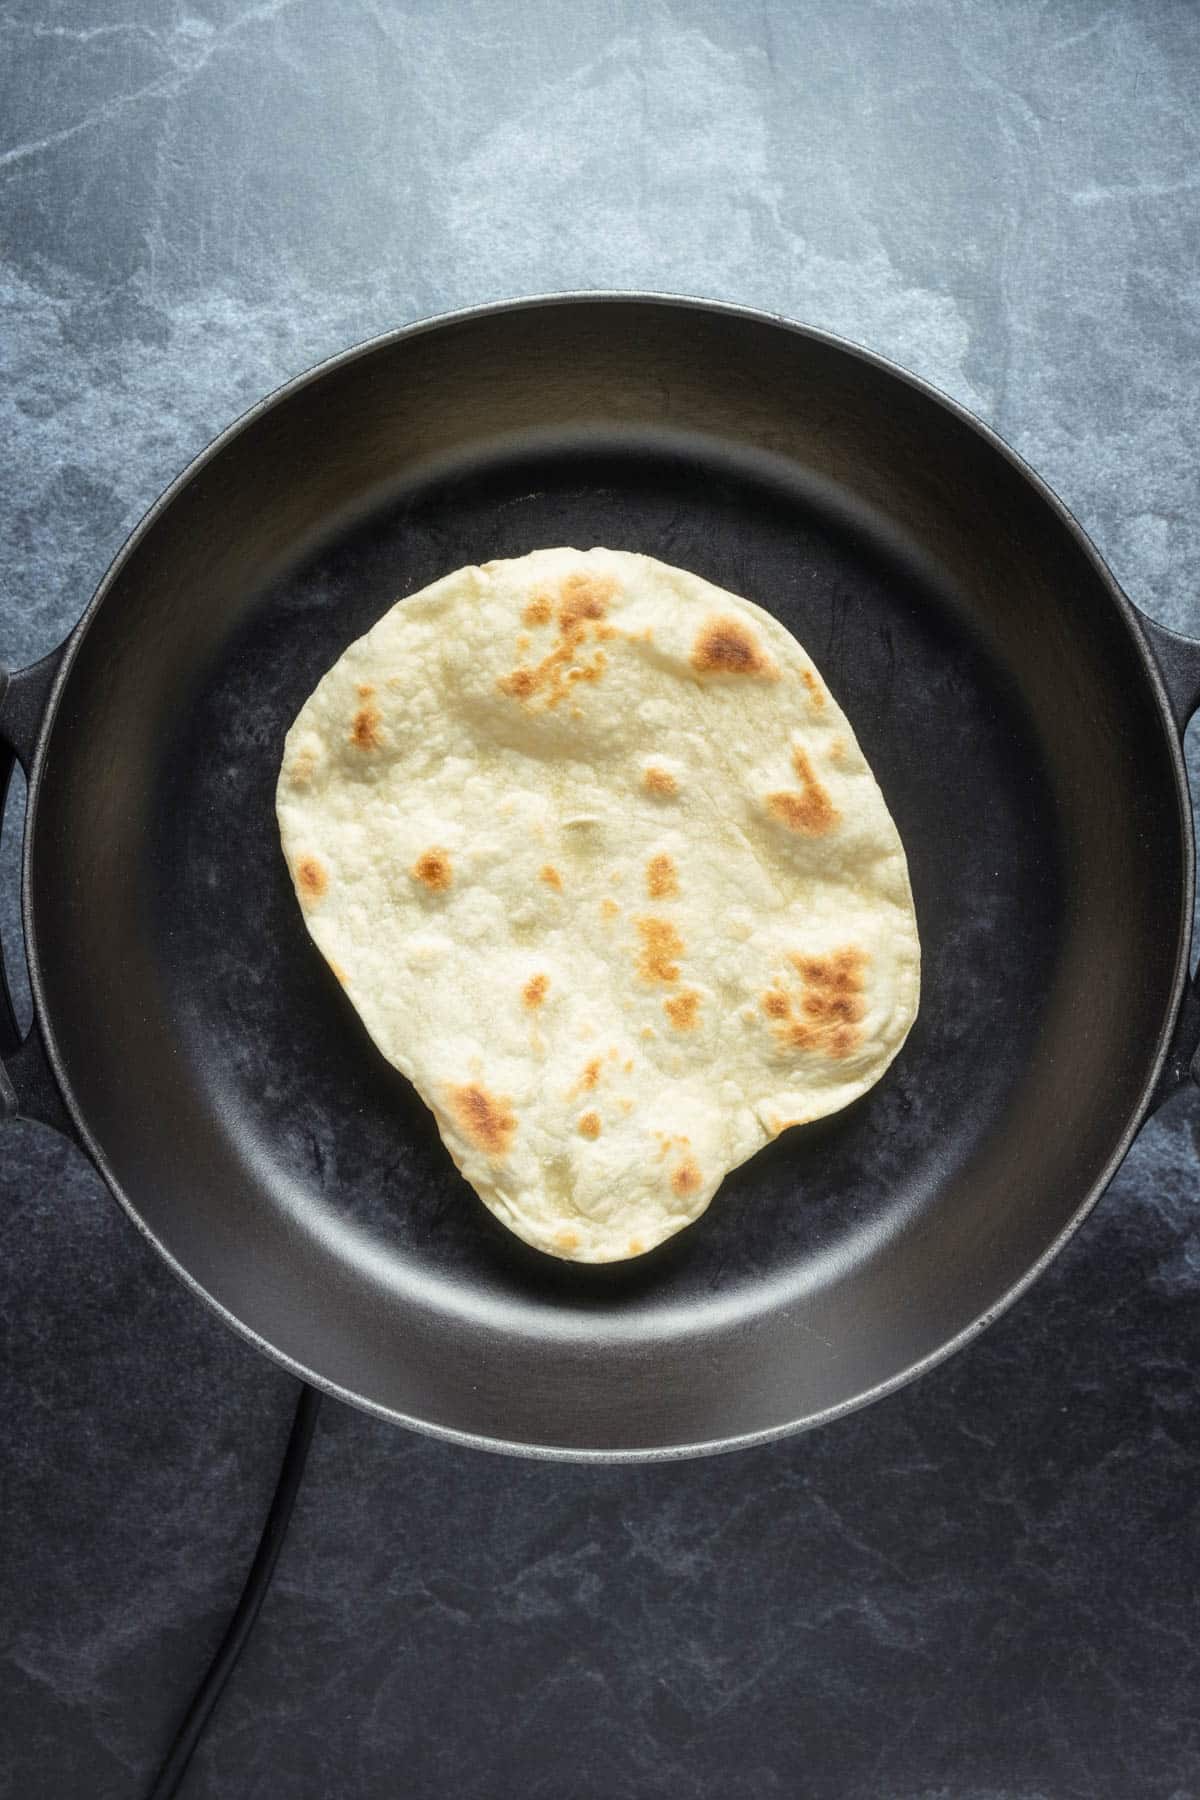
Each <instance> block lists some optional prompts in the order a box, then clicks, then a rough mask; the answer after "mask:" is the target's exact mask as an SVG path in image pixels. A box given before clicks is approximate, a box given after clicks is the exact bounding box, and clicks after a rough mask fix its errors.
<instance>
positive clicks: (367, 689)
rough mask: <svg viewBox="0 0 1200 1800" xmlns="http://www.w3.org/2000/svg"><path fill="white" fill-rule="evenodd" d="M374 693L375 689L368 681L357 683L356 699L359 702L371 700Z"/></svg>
mask: <svg viewBox="0 0 1200 1800" xmlns="http://www.w3.org/2000/svg"><path fill="white" fill-rule="evenodd" d="M374 692H375V689H374V688H373V687H372V685H371V683H370V682H369V681H360V682H359V684H358V697H359V699H360V700H369V699H370V698H371V695H372V694H373V693H374Z"/></svg>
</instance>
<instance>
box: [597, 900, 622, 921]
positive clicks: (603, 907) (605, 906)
mask: <svg viewBox="0 0 1200 1800" xmlns="http://www.w3.org/2000/svg"><path fill="white" fill-rule="evenodd" d="M620 910H621V909H620V907H619V906H618V905H617V903H616V901H615V900H609V899H607V898H605V899H603V900H602V901H601V902H600V916H601V918H604V919H615V918H616V916H617V914H618V913H619V912H620Z"/></svg>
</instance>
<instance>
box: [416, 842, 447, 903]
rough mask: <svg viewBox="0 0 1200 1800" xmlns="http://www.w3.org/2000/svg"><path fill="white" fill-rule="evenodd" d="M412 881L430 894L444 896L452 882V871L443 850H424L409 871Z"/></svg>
mask: <svg viewBox="0 0 1200 1800" xmlns="http://www.w3.org/2000/svg"><path fill="white" fill-rule="evenodd" d="M410 873H411V875H412V878H413V880H414V881H419V882H420V883H421V886H422V887H427V888H428V889H429V891H430V893H431V894H444V893H445V892H446V889H447V888H448V887H449V886H450V884H451V882H452V881H453V880H454V870H453V869H452V868H451V866H450V857H449V854H448V853H447V852H446V851H445V850H426V851H424V852H423V853H422V854H421V855H420V856H418V858H417V860H416V862H415V863H414V864H413V866H412V869H411V871H410Z"/></svg>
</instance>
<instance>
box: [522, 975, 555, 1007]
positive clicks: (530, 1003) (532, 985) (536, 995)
mask: <svg viewBox="0 0 1200 1800" xmlns="http://www.w3.org/2000/svg"><path fill="white" fill-rule="evenodd" d="M549 986H550V977H549V976H548V975H531V976H530V977H529V980H528V981H527V982H526V983H525V986H524V987H523V988H522V989H521V1000H522V1002H523V1003H524V1005H525V1006H527V1007H528V1008H529V1011H530V1012H536V1011H537V1009H538V1007H539V1006H540V1005H541V1004H542V1001H543V1000H544V999H545V998H546V990H547V988H548V987H549Z"/></svg>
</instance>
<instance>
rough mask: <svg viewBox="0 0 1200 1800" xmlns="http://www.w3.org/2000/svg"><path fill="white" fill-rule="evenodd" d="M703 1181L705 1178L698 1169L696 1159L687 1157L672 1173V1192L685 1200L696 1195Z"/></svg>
mask: <svg viewBox="0 0 1200 1800" xmlns="http://www.w3.org/2000/svg"><path fill="white" fill-rule="evenodd" d="M702 1179H703V1177H702V1176H701V1174H700V1171H699V1169H698V1168H697V1167H696V1164H695V1161H694V1159H693V1158H692V1157H690V1156H685V1157H684V1159H683V1161H682V1162H681V1163H679V1164H678V1165H677V1166H676V1168H675V1169H674V1170H673V1171H672V1174H671V1191H672V1192H673V1193H675V1194H678V1196H679V1198H680V1199H681V1200H685V1199H686V1198H687V1196H688V1195H689V1194H694V1193H695V1192H696V1191H697V1189H698V1188H699V1186H700V1183H701V1181H702Z"/></svg>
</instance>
